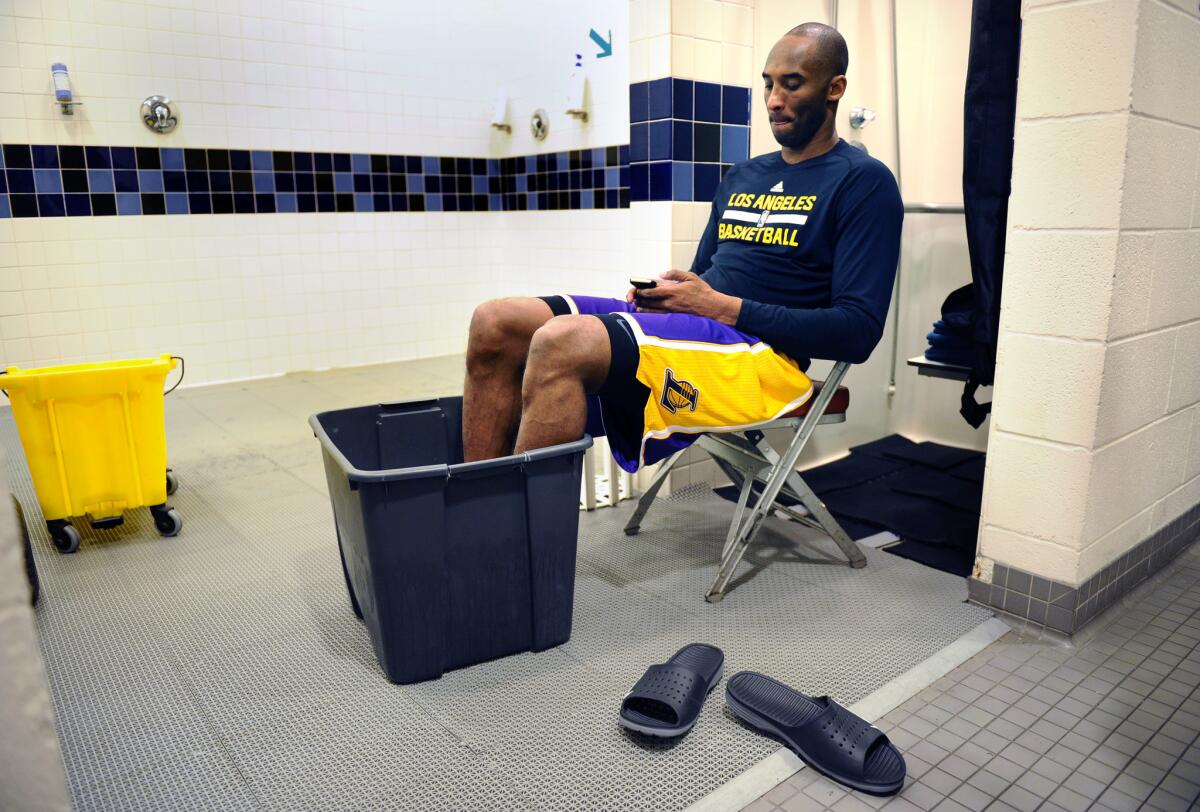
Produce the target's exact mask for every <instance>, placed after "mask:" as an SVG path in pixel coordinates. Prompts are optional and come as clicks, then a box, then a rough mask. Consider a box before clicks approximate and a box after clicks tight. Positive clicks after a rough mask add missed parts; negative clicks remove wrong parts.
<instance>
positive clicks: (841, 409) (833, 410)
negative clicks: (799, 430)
mask: <svg viewBox="0 0 1200 812" xmlns="http://www.w3.org/2000/svg"><path fill="white" fill-rule="evenodd" d="M824 385H825V382H824V381H813V394H812V397H810V398H809V399H808V400H806V401H805V402H804V404H803V405H802V406H800V407H798V408H795V409H792V410H791V411H790V412H788V413H787V414H785V415H784V418H788V417H804V416H805V415H807V414H808V412H809V410H810V409H812V405H813V404H814V403H816V402H817V396H818V395H820V394H821V387H823V386H824ZM848 408H850V390H849V389H847V388H846V387H844V386H839V387H838V388H837V391H836V392H834V393H833V400H831V401H829V407H828V408H826V409H825V414H845V413H846V410H847V409H848Z"/></svg>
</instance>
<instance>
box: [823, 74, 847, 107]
mask: <svg viewBox="0 0 1200 812" xmlns="http://www.w3.org/2000/svg"><path fill="white" fill-rule="evenodd" d="M845 95H846V77H845V76H844V75H842V76H835V77H833V79H831V80H830V82H829V91H828V93H827V94H826V96H825V99H826V101H839V100H840V99H841V98H842V96H845Z"/></svg>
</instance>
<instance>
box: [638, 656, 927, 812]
mask: <svg viewBox="0 0 1200 812" xmlns="http://www.w3.org/2000/svg"><path fill="white" fill-rule="evenodd" d="M724 672H725V655H724V653H722V651H721V650H720V649H719V648H717V647H716V646H709V645H705V644H703V643H692V644H691V645H687V646H684V647H683V648H681V649H680V650H679V651H678V652H676V654H675V655H674V656H673V657H671V659H669V660H668V661H667V662H665V663H663V664H661V665H652V666H650V667H649V668H648V669H646V673H645V674H644V675H643V676H642V678H641V679H640V680H638V681H637V684H636V685H634V686H633V690H632V691H630V692H629V694H628V695H627V696H626V697H625V700H624V701H623V702H622V703H621V716H620V723H621V724H622V725H623V726H624V727H627V728H629V729H630V730H635V731H637V732H638V733H644V734H646V735H649V736H659V737H664V738H666V737H674V736H682V735H683V734H685V733H687V732H688V731H689V730H691V729H692V726H693V725H695V724H696V720H697V719H699V717H700V711H701V709H702V708H703V706H704V700H705V699H706V698H707V697H708V695H709V694H710V693H712V691H713V689H715V688H716V687H717V685H718V684H719V683H720V682H721V677H722V676H723V675H724ZM725 701H726V702H727V703H728V705H729V708H730V710H732V711H733V713H734V715H736V716H737V717H738V718H739V719H741V720H742V721H744V722H746V723H747V724H749V725H750V726H751V727H753V728H755V729H757V730H759V731H761V732H763V733H766V734H767V735H769V736H772V737H773V738H775V739H778V740H779V741H782V742H783V743H784V744H785V745H786V746H787V747H788V748H789V749H791V750H792V751H793V752H794V753H795V754H796V755H798V756H799V757H800V758H801V759H803V760H804V762H805V763H806V764H808V765H809V766H811V767H813V768H814V769H816V770H817V771H818V772H820V773H822V774H823V775H826V776H828V777H829V778H831V779H832V780H834V781H837V782H839V783H841V784H844V785H845V786H848V787H851V788H852V789H856V790H860V791H862V792H869V793H872V794H874V795H893V794H895V793H897V792H899V791H900V789H901V788H902V787H903V786H904V777H905V774H906V772H907V770H906V767H905V764H904V756H902V755H901V754H900V751H899V750H897V749H896V746H895V745H893V744H892V743H891V742H890V741H888V738H887V736H885V735H884V734H883V732H882V731H880V730H879V729H878V728H876V727H873V726H872V725H870V724H869V723H868V722H866V721H865V720H864V719H862V718H861V717H859V716H856V715H855V714H853V713H851V712H850V711H848V710H846V709H845V708H844V707H842V706H841V705H839V704H838V703H837V702H834V701H833V700H832V699H830V698H829V697H827V696H818V697H809V696H805V695H804V694H802V693H800V692H799V691H797V690H795V689H794V688H791V687H789V686H787V685H784V684H783V683H782V682H779V681H777V680H773V679H771V678H770V677H768V676H765V675H763V674H758V673H755V672H753V671H741V672H739V673H737V674H734V675H733V676H732V677H730V678H729V682H728V683H727V684H726V685H725Z"/></svg>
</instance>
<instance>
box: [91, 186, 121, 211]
mask: <svg viewBox="0 0 1200 812" xmlns="http://www.w3.org/2000/svg"><path fill="white" fill-rule="evenodd" d="M90 197H91V198H92V216H93V217H111V216H114V215H115V214H116V213H117V196H116V195H114V194H96V193H95V192H93V193H92V194H91V195H90Z"/></svg>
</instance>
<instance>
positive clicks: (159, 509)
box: [150, 505, 183, 538]
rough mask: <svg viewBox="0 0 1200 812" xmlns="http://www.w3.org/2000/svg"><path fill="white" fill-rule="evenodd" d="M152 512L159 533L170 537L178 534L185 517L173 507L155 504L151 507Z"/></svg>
mask: <svg viewBox="0 0 1200 812" xmlns="http://www.w3.org/2000/svg"><path fill="white" fill-rule="evenodd" d="M150 514H151V515H152V516H153V517H154V527H155V528H156V529H157V530H158V532H159V535H162V536H166V537H168V538H169V537H171V536H175V535H178V533H179V531H180V529H181V528H182V527H183V517H182V516H180V515H179V511H177V510H176V509H175V508H173V507H168V506H166V505H155V506H153V507H151V508H150Z"/></svg>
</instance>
